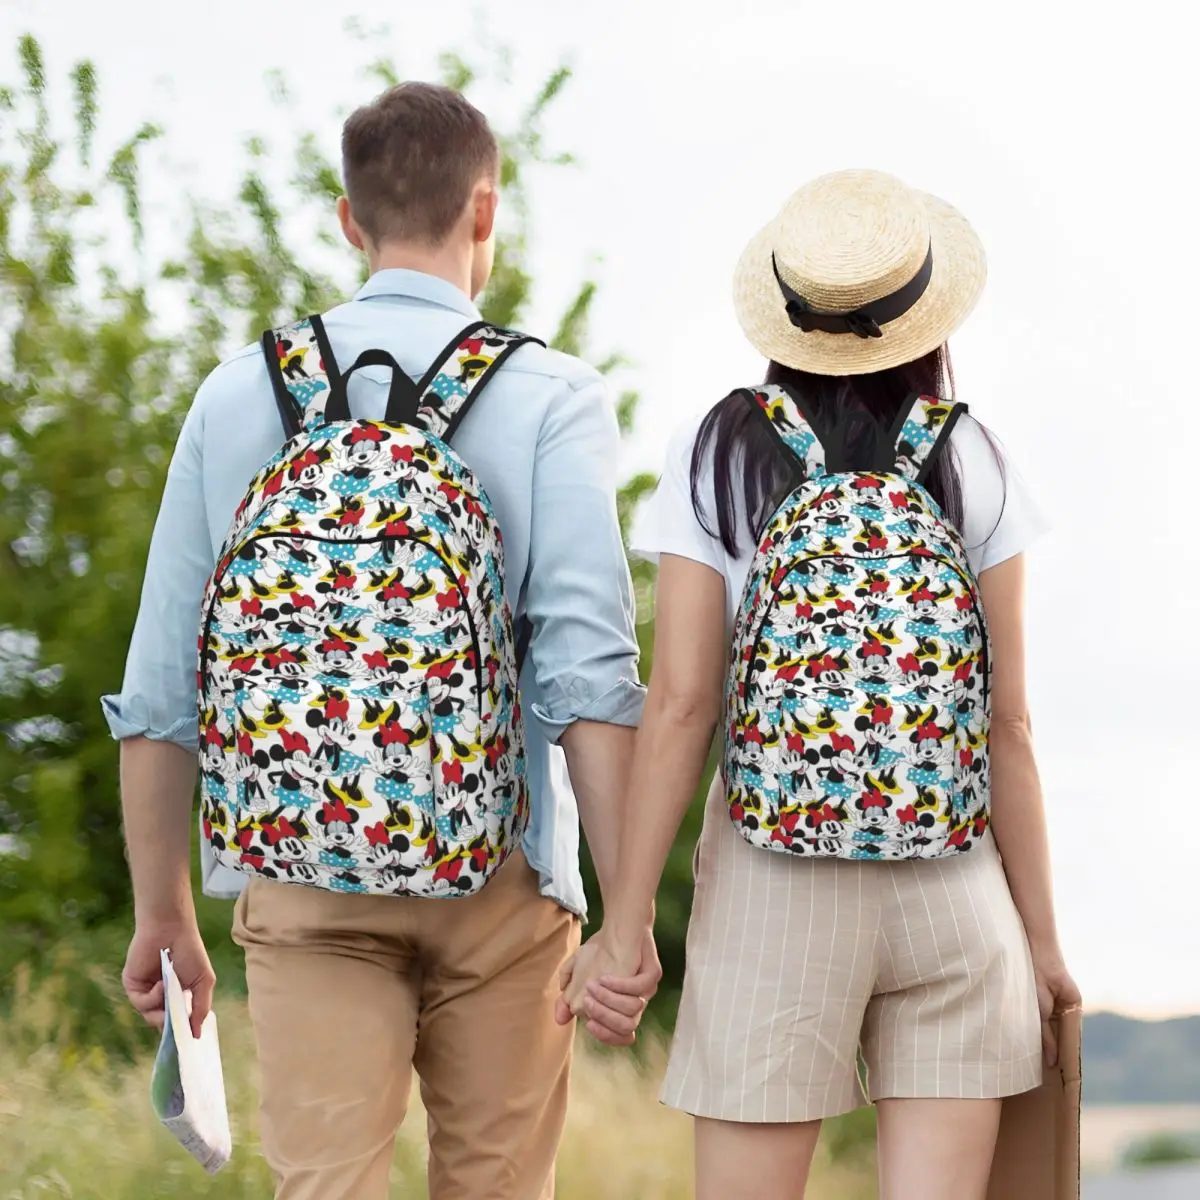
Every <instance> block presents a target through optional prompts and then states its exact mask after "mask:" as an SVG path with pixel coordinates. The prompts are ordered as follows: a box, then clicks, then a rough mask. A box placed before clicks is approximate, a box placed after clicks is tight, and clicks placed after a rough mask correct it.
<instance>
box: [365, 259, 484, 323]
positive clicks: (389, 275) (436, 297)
mask: <svg viewBox="0 0 1200 1200" xmlns="http://www.w3.org/2000/svg"><path fill="white" fill-rule="evenodd" d="M376 296H405V297H409V298H410V299H413V300H424V301H425V302H426V303H428V304H437V305H440V306H441V307H442V308H448V309H451V310H452V311H453V312H456V313H461V314H462V315H463V316H464V317H469V318H471V319H472V320H474V321H478V320H480V319H481V318H480V315H479V309H477V308H476V307H475V305H474V304H472V303H471V301H470V300H469V299H468V298H467V296H466V294H465V293H464V292H461V291H459V289H458V288H456V287H455V286H454V284H452V283H451V282H450V281H449V280H446V279H439V278H438V277H437V276H436V275H426V274H424V272H422V271H409V270H406V269H404V268H402V267H387V268H385V269H384V270H382V271H376V272H375V274H374V275H372V276H371V278H370V279H368V280H367V282H366V283H364V284H363V285H362V287H361V288H359V290H358V293H357V294H356V295H355V297H354V298H355V300H371V299H373V298H374V297H376Z"/></svg>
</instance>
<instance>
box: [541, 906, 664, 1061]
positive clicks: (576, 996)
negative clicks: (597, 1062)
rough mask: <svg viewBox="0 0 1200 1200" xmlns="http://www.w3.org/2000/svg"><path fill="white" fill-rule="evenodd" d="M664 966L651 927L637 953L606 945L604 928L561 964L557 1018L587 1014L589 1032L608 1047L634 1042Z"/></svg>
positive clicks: (568, 1018)
mask: <svg viewBox="0 0 1200 1200" xmlns="http://www.w3.org/2000/svg"><path fill="white" fill-rule="evenodd" d="M660 979H662V964H661V963H660V962H659V961H658V948H657V947H656V946H655V944H654V933H653V931H652V930H650V929H647V930H646V932H645V934H644V935H643V938H642V944H641V947H640V948H639V950H638V951H637V953H636V954H633V955H631V954H624V953H622V952H621V951H620V950H617V949H615V948H612V947H610V946H609V945H608V939H607V938H606V936H605V933H604V930H603V929H601V930H600V931H599V932H598V933H597V934H596V936H595V937H593V938H591V939H590V940H589V941H588V942H587V943H586V944H585V945H584V946H582V947H581V948H580V950H579V952H578V953H577V954H576V955H575V956H574V957H573V958H572V959H571V960H570V961H569V962H568V963H567V964H566V966H564V967H563V969H562V973H561V975H560V977H559V985H560V986H561V987H562V989H563V994H562V995H561V996H559V998H558V1004H557V1006H556V1008H555V1020H557V1021H558V1023H559V1024H560V1025H566V1024H567V1022H568V1021H570V1020H572V1019H573V1018H575V1017H584V1018H585V1019H586V1022H587V1031H588V1033H590V1034H591V1035H592V1036H593V1037H594V1038H595V1039H596V1040H597V1041H599V1042H603V1043H604V1044H605V1045H606V1046H631V1045H633V1043H634V1041H635V1039H636V1038H637V1028H638V1025H640V1024H641V1020H642V1014H643V1013H644V1012H645V1011H646V1005H647V1004H648V1003H649V1002H650V1000H651V999H652V998H653V996H654V994H655V993H656V992H657V991H658V983H659V980H660Z"/></svg>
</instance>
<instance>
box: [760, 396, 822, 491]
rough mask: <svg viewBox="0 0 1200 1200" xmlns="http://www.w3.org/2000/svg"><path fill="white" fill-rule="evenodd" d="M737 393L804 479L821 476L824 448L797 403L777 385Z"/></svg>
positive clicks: (814, 429)
mask: <svg viewBox="0 0 1200 1200" xmlns="http://www.w3.org/2000/svg"><path fill="white" fill-rule="evenodd" d="M740 390H741V392H742V394H743V395H744V396H745V397H746V398H747V400H748V401H749V402H750V404H751V406H752V407H753V408H754V409H755V410H756V411H758V412H759V413H761V414H762V415H763V416H764V417H765V418H766V420H767V424H768V425H769V426H770V427H771V431H772V432H773V433H774V434H775V436H776V438H777V439H778V440H779V443H780V445H781V446H782V447H783V448H784V450H785V451H787V453H788V454H789V455H791V457H792V458H794V459H795V460H796V462H797V463H799V464H800V468H801V470H802V471H803V472H804V476H805V478H806V479H812V478H815V477H816V476H818V475H824V474H825V472H826V468H825V447H824V446H823V445H822V443H821V438H820V436H819V434H818V433H817V430H816V427H815V426H814V424H813V420H812V417H811V415H810V414H809V413H807V412H806V411H805V409H804V406H803V405H802V404H801V402H800V399H799V398H798V397H797V396H796V395H795V394H794V393H793V392H791V391H790V390H789V389H788V388H786V387H783V386H782V385H780V384H777V383H765V384H762V385H761V386H759V387H756V388H742V389H740Z"/></svg>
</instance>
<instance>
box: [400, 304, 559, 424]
mask: <svg viewBox="0 0 1200 1200" xmlns="http://www.w3.org/2000/svg"><path fill="white" fill-rule="evenodd" d="M527 342H534V343H536V344H537V345H539V346H544V345H545V342H542V341H540V340H539V339H538V338H535V337H529V336H528V335H527V334H524V333H516V332H515V331H513V330H511V329H501V328H500V327H499V326H498V325H489V324H488V323H487V322H486V321H479V322H477V323H476V324H474V325H469V326H468V327H467V328H466V329H464V330H463V331H462V333H460V334H459V335H458V337H457V338H455V339H454V341H452V342H451V343H450V345H448V346H447V347H446V349H445V350H443V351H442V353H441V354H440V355H438V357H437V358H436V359H435V360H434V363H433V366H431V367H430V368H429V370H428V371H426V372H425V378H424V379H422V380H421V382H420V383H419V384H418V385H417V391H418V393H419V399H418V401H417V419H418V422H419V423H420V425H421V426H422V428H423V429H425V431H426V432H427V433H431V434H433V436H434V437H437V438H441V439H442V440H443V441H446V442H448V441H450V439H451V438H452V437H453V436H454V434H455V432H456V430H457V429H458V427H459V425H461V424H462V422H463V419H464V418H465V417H466V415H467V413H468V412H469V411H470V408H471V405H472V404H473V403H474V402H475V398H476V397H477V396H478V395H479V393H480V392H481V391H482V390H483V389H484V388H485V387H486V386H487V384H488V383H489V382H490V380H491V379H492V377H493V376H494V375H495V374H496V372H497V371H498V370H499V369H500V367H501V365H502V364H503V363H504V361H505V360H506V359H507V358H508V356H509V355H510V354H512V353H513V351H515V350H516V349H518V348H519V347H520V346H524V345H525V344H526V343H527Z"/></svg>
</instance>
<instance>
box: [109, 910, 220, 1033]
mask: <svg viewBox="0 0 1200 1200" xmlns="http://www.w3.org/2000/svg"><path fill="white" fill-rule="evenodd" d="M163 950H170V952H171V963H172V965H173V966H174V968H175V975H176V977H177V978H178V980H179V983H180V985H181V986H182V988H183V990H184V991H185V992H191V994H192V1012H191V1024H192V1036H193V1037H199V1036H200V1027H201V1025H203V1024H204V1018H205V1017H207V1016H208V1013H209V1010H210V1009H211V1008H212V998H213V987H214V986H215V984H216V982H217V977H216V975H214V974H213V969H212V963H210V962H209V961H208V952H207V951H206V950H205V949H204V942H203V941H202V940H201V938H200V930H199V927H198V926H197V925H196V923H195V921H194V920H193V921H191V922H189V923H185V924H182V925H157V926H144V925H139V926H138V927H137V929H136V930H135V931H134V934H133V940H132V941H131V942H130V943H129V953H128V954H127V955H126V957H125V970H124V971H123V972H122V973H121V983H122V984H123V985H124V987H125V994H126V995H127V996H128V997H129V1000H130V1002H131V1003H132V1004H133V1007H134V1008H136V1009H137V1010H138V1012H139V1013H141V1014H142V1016H143V1017H144V1018H145V1019H146V1021H147V1022H148V1023H149V1024H150V1025H153V1026H154V1028H155V1029H162V1027H163V1020H164V1009H165V1005H166V997H165V996H164V994H163V979H162V955H161V951H163Z"/></svg>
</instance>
